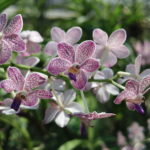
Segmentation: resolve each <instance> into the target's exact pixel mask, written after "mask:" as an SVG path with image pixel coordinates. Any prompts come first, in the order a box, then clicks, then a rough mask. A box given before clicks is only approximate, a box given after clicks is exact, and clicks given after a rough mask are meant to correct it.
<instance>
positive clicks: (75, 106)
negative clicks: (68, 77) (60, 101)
mask: <svg viewBox="0 0 150 150" xmlns="http://www.w3.org/2000/svg"><path fill="white" fill-rule="evenodd" d="M65 110H67V111H69V112H71V113H78V112H83V109H82V107H81V105H80V104H78V103H75V102H72V103H70V104H68V105H67V106H65Z"/></svg>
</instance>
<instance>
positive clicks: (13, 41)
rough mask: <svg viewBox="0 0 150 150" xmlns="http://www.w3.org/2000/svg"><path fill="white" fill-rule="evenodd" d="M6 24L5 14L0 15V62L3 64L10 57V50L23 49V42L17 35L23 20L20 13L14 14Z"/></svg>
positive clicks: (20, 50) (19, 50)
mask: <svg viewBox="0 0 150 150" xmlns="http://www.w3.org/2000/svg"><path fill="white" fill-rule="evenodd" d="M6 24H7V17H6V14H1V15H0V64H4V63H5V62H6V61H7V60H8V59H9V58H10V57H11V51H16V52H22V51H24V50H25V43H24V41H23V40H22V39H21V37H20V36H19V34H20V32H21V30H22V27H23V21H22V16H21V15H16V16H15V17H14V18H13V19H12V20H11V22H10V23H9V24H8V25H7V26H6Z"/></svg>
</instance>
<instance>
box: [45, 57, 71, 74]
mask: <svg viewBox="0 0 150 150" xmlns="http://www.w3.org/2000/svg"><path fill="white" fill-rule="evenodd" d="M70 66H71V63H70V62H69V61H67V60H65V59H61V58H54V59H52V60H51V61H50V62H49V64H48V72H49V73H51V74H54V75H58V74H59V73H61V72H64V71H66V70H67V69H68V68H69V67H70Z"/></svg>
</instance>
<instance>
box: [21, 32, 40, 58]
mask: <svg viewBox="0 0 150 150" xmlns="http://www.w3.org/2000/svg"><path fill="white" fill-rule="evenodd" d="M20 35H21V37H22V39H23V40H24V42H25V43H26V51H24V52H22V53H20V55H22V56H30V55H31V54H34V53H39V52H40V50H41V46H40V44H39V43H41V42H43V38H42V36H41V35H40V33H39V32H37V31H30V30H27V31H23V32H21V34H20Z"/></svg>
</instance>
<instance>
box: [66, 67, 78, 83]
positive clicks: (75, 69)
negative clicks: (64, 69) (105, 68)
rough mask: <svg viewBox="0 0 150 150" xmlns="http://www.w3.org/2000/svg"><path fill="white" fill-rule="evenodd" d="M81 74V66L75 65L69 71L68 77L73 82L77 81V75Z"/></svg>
mask: <svg viewBox="0 0 150 150" xmlns="http://www.w3.org/2000/svg"><path fill="white" fill-rule="evenodd" d="M79 72H80V66H79V65H75V66H72V67H70V68H69V70H68V76H69V78H70V80H73V81H77V78H76V76H77V74H78V73H79Z"/></svg>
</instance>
